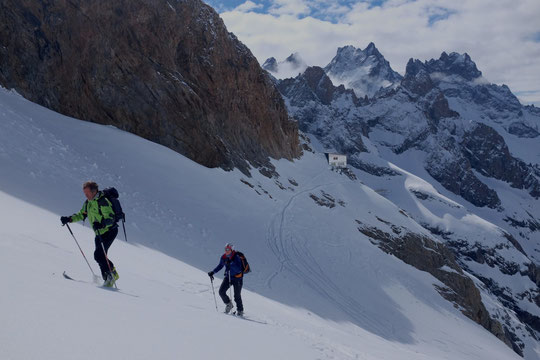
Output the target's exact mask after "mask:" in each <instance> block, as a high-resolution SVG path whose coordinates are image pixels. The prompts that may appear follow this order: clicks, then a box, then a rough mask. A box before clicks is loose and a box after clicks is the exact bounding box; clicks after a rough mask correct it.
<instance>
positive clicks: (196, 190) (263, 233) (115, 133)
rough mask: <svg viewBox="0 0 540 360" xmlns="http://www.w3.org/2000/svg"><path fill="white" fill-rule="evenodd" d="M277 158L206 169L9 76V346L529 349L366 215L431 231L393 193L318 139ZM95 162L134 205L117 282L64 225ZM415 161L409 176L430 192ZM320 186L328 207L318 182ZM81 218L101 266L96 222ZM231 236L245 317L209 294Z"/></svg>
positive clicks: (472, 353)
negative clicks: (30, 93) (448, 292)
mask: <svg viewBox="0 0 540 360" xmlns="http://www.w3.org/2000/svg"><path fill="white" fill-rule="evenodd" d="M274 165H275V166H276V170H277V171H278V173H279V174H280V177H279V179H275V178H273V179H268V178H266V177H264V176H262V175H260V174H259V173H258V172H257V171H256V170H253V171H252V175H253V177H247V176H245V175H243V174H241V173H240V172H238V171H233V172H225V171H223V170H220V169H208V168H205V167H203V166H200V165H198V164H196V163H194V162H192V161H190V160H189V159H187V158H185V157H183V156H181V155H179V154H177V153H175V152H173V151H171V150H169V149H167V148H164V147H162V146H160V145H157V144H154V143H151V142H149V141H146V140H144V139H141V138H139V137H137V136H134V135H132V134H129V133H126V132H123V131H120V130H118V129H115V128H113V127H108V126H101V125H96V124H92V123H88V122H83V121H79V120H76V119H72V118H68V117H65V116H62V115H59V114H57V113H54V112H52V111H49V110H47V109H45V108H43V107H40V106H38V105H35V104H33V103H30V102H28V101H27V100H25V99H23V98H22V97H20V96H19V95H17V94H16V93H13V92H9V91H6V90H4V89H0V219H1V227H0V274H1V275H0V276H1V279H2V284H3V293H2V294H3V295H2V296H0V321H1V323H2V325H3V326H2V327H1V328H0V354H1V356H0V357H1V358H2V359H17V360H18V359H99V358H114V359H150V358H152V359H178V358H183V359H214V358H225V359H239V358H242V359H243V358H246V359H261V360H265V359H269V360H270V359H271V360H275V359H279V358H281V359H310V360H312V359H411V360H412V359H415V360H418V359H426V360H428V359H429V360H434V359H519V356H518V355H516V354H515V353H514V352H513V351H512V350H511V349H510V348H508V347H507V346H506V345H504V344H503V343H502V342H501V341H499V340H498V339H496V338H495V337H494V336H493V335H492V334H490V333H489V332H487V331H486V330H484V329H483V328H482V327H481V326H479V325H478V324H476V323H474V322H472V321H471V320H469V319H468V318H466V317H465V316H464V315H462V314H461V312H460V311H459V309H456V308H454V306H453V304H451V303H449V302H447V301H446V300H444V299H443V298H442V297H441V296H440V295H439V294H438V293H437V292H436V291H435V289H434V287H433V284H438V285H442V284H440V283H439V282H438V281H437V280H436V279H435V278H433V277H432V276H430V275H429V274H427V273H424V272H421V271H418V270H416V269H414V268H413V267H411V266H408V265H406V264H405V263H403V262H402V261H400V260H398V259H397V258H395V257H393V256H389V255H386V254H385V253H383V252H382V251H381V250H380V249H379V248H377V247H376V246H374V245H372V244H371V242H370V241H369V240H368V239H367V238H366V237H365V236H364V235H363V234H361V233H360V232H359V231H358V229H357V223H356V221H355V220H359V221H361V222H362V223H365V224H368V225H369V224H371V225H373V226H381V222H380V221H378V220H377V216H379V217H382V218H384V220H386V221H389V222H391V223H393V224H396V225H398V226H403V227H407V228H408V229H410V230H411V231H415V232H418V233H426V231H425V230H424V229H423V228H422V227H420V226H419V225H418V224H416V223H415V222H414V221H413V220H412V219H411V218H409V217H407V216H404V215H403V214H401V213H400V212H399V208H398V207H396V206H395V205H394V204H393V203H392V202H391V201H389V200H387V199H385V198H384V197H382V196H381V195H379V193H377V192H376V191H374V190H373V189H372V188H371V187H368V186H366V185H363V184H362V183H361V182H359V181H353V180H350V179H349V178H348V177H346V176H343V175H340V174H338V173H336V172H333V171H331V170H330V169H329V168H328V165H327V163H326V160H325V157H324V155H323V154H317V153H309V152H306V154H305V155H304V156H303V157H302V158H301V159H298V160H295V161H294V162H289V161H285V160H282V161H274ZM89 179H93V180H95V181H97V182H98V183H99V184H100V185H101V186H102V187H107V186H114V187H116V188H117V189H118V190H119V191H120V199H121V201H122V205H123V207H124V210H125V212H126V214H127V222H126V227H127V232H128V242H126V241H124V236H123V234H121V235H119V237H118V238H117V240H116V241H115V242H114V243H113V245H112V247H111V249H110V252H109V256H110V257H111V259H112V260H114V262H115V264H116V267H117V269H118V272H119V274H120V279H119V281H118V287H119V290H118V291H114V290H107V289H104V288H101V287H99V286H97V285H95V284H93V283H92V281H91V280H92V274H91V272H90V269H89V268H88V266H87V264H86V263H85V261H84V259H83V257H82V255H81V253H80V252H79V249H78V248H77V245H76V244H75V241H74V239H73V238H72V237H71V235H70V234H69V232H68V230H67V228H65V227H62V226H61V225H60V219H59V217H60V216H61V215H70V214H73V213H74V212H76V211H78V210H79V209H80V207H81V206H82V203H83V199H84V198H83V194H82V191H81V184H82V183H83V182H84V181H86V180H89ZM409 179H410V180H408V181H406V182H405V184H402V185H400V186H407V187H415V188H419V187H423V188H425V189H426V191H431V192H433V191H432V190H431V189H430V188H429V187H427V186H424V185H423V184H422V183H421V181H419V180H418V179H415V178H413V177H409ZM398 185H399V184H398ZM433 193H434V192H433ZM324 194H326V195H328V196H330V197H331V198H333V199H335V206H334V207H332V208H329V207H325V206H320V205H318V204H317V203H316V202H315V201H314V200H313V198H312V197H311V196H310V195H314V196H316V197H319V198H320V197H324V196H325V195H324ZM441 200H442V201H446V202H449V203H451V200H449V199H445V198H441ZM71 228H72V230H73V232H74V234H75V236H76V238H77V240H78V241H79V243H80V245H81V247H82V250H83V252H84V254H85V255H86V257H87V258H88V260H89V262H90V265H91V267H92V269H93V271H94V272H96V273H97V272H98V268H97V265H96V264H95V262H94V260H93V251H94V249H93V246H94V244H93V234H92V231H91V230H90V229H89V227H88V224H86V225H83V224H82V223H78V224H72V225H71ZM226 242H232V243H234V244H235V245H236V247H237V249H239V250H241V251H243V252H244V253H245V254H246V255H247V257H248V259H249V262H250V264H251V267H252V269H253V272H252V273H251V274H249V275H246V277H245V281H244V291H243V298H244V306H245V310H246V317H247V320H245V319H239V318H235V317H232V316H229V315H225V314H223V313H221V312H222V310H223V304H222V303H221V301H220V299H219V297H218V311H216V307H215V304H214V298H213V294H212V289H211V286H210V281H209V278H208V276H207V274H206V272H208V271H209V270H211V269H212V268H213V267H214V266H215V265H216V264H217V263H218V260H219V256H220V255H221V253H222V250H223V245H224V244H225V243H226ZM63 271H67V273H68V274H69V275H71V276H72V277H73V278H75V279H77V280H81V281H71V280H66V279H64V278H63V276H62V273H63ZM219 283H220V279H218V278H216V282H215V283H214V286H215V288H216V289H215V291H216V295H217V287H218V285H219ZM239 353H241V355H239Z"/></svg>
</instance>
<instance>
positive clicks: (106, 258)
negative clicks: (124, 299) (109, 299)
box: [98, 234, 118, 289]
mask: <svg viewBox="0 0 540 360" xmlns="http://www.w3.org/2000/svg"><path fill="white" fill-rule="evenodd" d="M98 236H99V242H100V243H101V248H102V249H103V254H105V260H107V266H108V267H109V273H110V275H111V276H113V277H114V275H113V272H112V269H111V263H110V262H109V257H108V256H107V252H106V251H105V245H103V238H102V237H101V235H99V234H98ZM114 287H115V288H117V289H118V286H116V281H115V282H114Z"/></svg>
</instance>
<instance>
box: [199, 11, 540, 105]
mask: <svg viewBox="0 0 540 360" xmlns="http://www.w3.org/2000/svg"><path fill="white" fill-rule="evenodd" d="M206 2H207V3H208V4H209V5H211V6H213V7H214V8H215V9H216V10H217V11H218V12H219V13H220V15H221V17H222V18H223V20H224V21H225V24H226V26H227V28H228V29H229V31H231V32H233V33H235V34H236V35H237V36H238V38H239V39H240V40H241V41H242V42H243V43H245V44H246V45H247V46H248V47H249V48H250V49H251V51H252V52H253V54H254V55H255V56H256V57H257V59H258V60H259V62H260V63H261V64H262V63H263V62H264V61H265V60H266V59H267V58H269V57H271V56H273V57H275V58H276V59H277V60H278V61H280V60H283V59H285V58H286V57H287V56H288V55H290V54H291V53H294V52H299V53H300V55H301V56H302V58H303V59H304V60H305V61H306V62H307V63H308V65H318V66H326V65H327V64H328V63H329V62H330V60H331V59H332V58H333V57H334V55H335V54H336V50H337V48H338V47H340V46H344V45H353V46H355V47H357V48H362V49H363V48H365V47H366V46H367V45H368V44H369V43H370V42H374V43H375V45H376V46H377V48H378V49H379V51H380V52H381V53H382V54H383V55H384V56H385V57H386V59H387V60H388V61H389V62H390V64H391V66H392V67H393V69H394V70H396V71H398V72H399V73H401V74H402V75H403V74H404V72H405V66H406V64H407V61H408V60H409V59H410V58H415V59H420V60H422V61H424V60H429V59H432V58H439V57H440V54H441V53H442V52H443V51H446V52H447V53H451V52H454V51H455V52H459V53H464V52H466V53H468V54H469V55H470V56H471V58H472V60H473V61H474V62H476V64H477V67H478V69H479V70H480V71H482V73H483V75H484V77H485V78H486V79H487V80H488V81H489V82H492V83H495V84H498V85H502V84H506V85H508V86H509V87H510V89H511V90H512V92H513V93H514V94H515V95H516V96H518V98H519V99H520V101H521V102H522V103H523V104H535V105H536V106H540V20H539V19H540V1H539V0H453V1H449V0H356V1H353V0H334V1H329V0H311V1H309V0H264V1H260V0H247V1H245V0H206Z"/></svg>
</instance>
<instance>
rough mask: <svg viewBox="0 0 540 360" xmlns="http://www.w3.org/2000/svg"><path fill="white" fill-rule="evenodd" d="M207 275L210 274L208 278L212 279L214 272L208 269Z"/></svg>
mask: <svg viewBox="0 0 540 360" xmlns="http://www.w3.org/2000/svg"><path fill="white" fill-rule="evenodd" d="M208 276H210V280H214V272H213V271H210V272H209V273H208Z"/></svg>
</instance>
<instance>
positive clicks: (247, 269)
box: [236, 251, 251, 274]
mask: <svg viewBox="0 0 540 360" xmlns="http://www.w3.org/2000/svg"><path fill="white" fill-rule="evenodd" d="M236 255H237V256H238V257H239V258H240V260H242V268H243V270H242V273H243V274H247V273H249V272H251V268H250V267H249V263H248V261H247V259H246V255H244V254H243V253H241V252H240V251H237V252H236Z"/></svg>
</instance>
